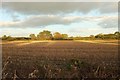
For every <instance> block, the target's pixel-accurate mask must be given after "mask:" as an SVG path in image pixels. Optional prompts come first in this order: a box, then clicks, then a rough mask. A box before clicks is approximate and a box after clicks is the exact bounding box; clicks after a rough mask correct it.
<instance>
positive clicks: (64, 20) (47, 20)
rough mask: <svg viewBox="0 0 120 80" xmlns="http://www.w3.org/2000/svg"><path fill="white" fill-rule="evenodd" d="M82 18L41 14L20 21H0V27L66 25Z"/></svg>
mask: <svg viewBox="0 0 120 80" xmlns="http://www.w3.org/2000/svg"><path fill="white" fill-rule="evenodd" d="M81 20H82V18H81V17H79V16H75V17H61V16H55V15H43V16H32V17H29V18H27V19H24V20H21V21H16V22H14V21H11V22H1V23H0V27H16V28H17V27H18V28H23V27H24V28H27V27H32V28H34V27H45V26H48V25H56V24H59V25H68V24H71V23H73V22H77V21H81Z"/></svg>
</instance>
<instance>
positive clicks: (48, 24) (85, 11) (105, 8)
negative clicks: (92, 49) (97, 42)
mask: <svg viewBox="0 0 120 80" xmlns="http://www.w3.org/2000/svg"><path fill="white" fill-rule="evenodd" d="M43 30H49V31H51V32H52V33H54V32H60V33H67V34H69V36H89V35H91V34H93V35H96V34H98V33H113V32H115V31H118V3H117V2H3V3H2V7H0V36H3V35H4V34H6V35H11V36H29V34H31V33H35V34H38V33H39V32H40V31H43Z"/></svg>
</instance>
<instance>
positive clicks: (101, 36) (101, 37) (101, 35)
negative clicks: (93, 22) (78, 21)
mask: <svg viewBox="0 0 120 80" xmlns="http://www.w3.org/2000/svg"><path fill="white" fill-rule="evenodd" d="M95 38H100V39H104V35H103V34H102V33H101V34H98V35H96V36H95Z"/></svg>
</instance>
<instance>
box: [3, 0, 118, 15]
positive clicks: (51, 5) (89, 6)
mask: <svg viewBox="0 0 120 80" xmlns="http://www.w3.org/2000/svg"><path fill="white" fill-rule="evenodd" d="M117 8H118V7H117V3H114V2H101V3H100V2H4V3H3V9H6V10H8V11H9V10H12V11H14V12H18V13H21V14H62V13H72V12H75V11H77V12H81V13H88V12H90V11H92V10H99V11H100V12H101V13H114V12H117Z"/></svg>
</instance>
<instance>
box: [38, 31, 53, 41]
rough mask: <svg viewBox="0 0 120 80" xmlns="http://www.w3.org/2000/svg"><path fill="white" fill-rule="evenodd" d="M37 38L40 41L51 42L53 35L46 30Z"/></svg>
mask: <svg viewBox="0 0 120 80" xmlns="http://www.w3.org/2000/svg"><path fill="white" fill-rule="evenodd" d="M37 38H38V39H39V40H51V39H52V34H51V32H50V31H48V30H44V31H43V32H40V33H39V34H38V35H37Z"/></svg>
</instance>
